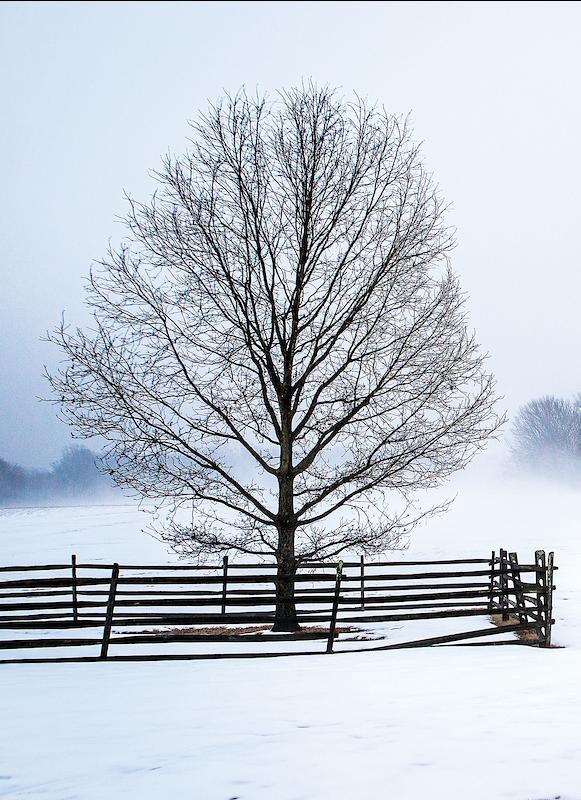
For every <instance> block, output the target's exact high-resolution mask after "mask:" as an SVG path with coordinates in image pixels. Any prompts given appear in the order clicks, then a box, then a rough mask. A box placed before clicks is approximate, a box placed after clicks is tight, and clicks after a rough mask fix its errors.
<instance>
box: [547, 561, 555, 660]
mask: <svg viewBox="0 0 581 800" xmlns="http://www.w3.org/2000/svg"><path fill="white" fill-rule="evenodd" d="M554 561H555V554H554V553H553V552H551V553H549V555H548V558H547V585H546V588H545V592H546V594H545V598H546V599H545V611H546V614H547V619H546V625H545V630H546V632H545V647H550V646H551V628H552V627H553V619H552V617H553V590H554V586H553V569H554Z"/></svg>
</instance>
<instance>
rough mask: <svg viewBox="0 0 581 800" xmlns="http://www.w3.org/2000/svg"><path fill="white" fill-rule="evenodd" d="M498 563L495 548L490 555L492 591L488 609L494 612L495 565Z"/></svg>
mask: <svg viewBox="0 0 581 800" xmlns="http://www.w3.org/2000/svg"><path fill="white" fill-rule="evenodd" d="M495 563H496V553H495V551H494V550H493V551H492V554H491V557H490V592H489V597H488V611H489V612H490V613H491V614H493V613H494V589H495V586H494V565H495Z"/></svg>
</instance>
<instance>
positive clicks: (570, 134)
mask: <svg viewBox="0 0 581 800" xmlns="http://www.w3.org/2000/svg"><path fill="white" fill-rule="evenodd" d="M580 38H581V5H580V4H579V3H556V2H553V3H531V2H519V3H507V2H502V3H492V2H487V3H475V2H469V3H461V2H460V3H437V2H429V3H420V2H412V3H391V2H385V3H383V2H372V3H363V2H357V3H349V2H322V3H316V2H306V3H285V2H258V3H221V2H207V3H204V2H202V3H169V2H165V3H157V2H150V3H139V2H131V3H118V2H117V3H114V4H108V3H72V2H67V3H50V2H43V3H38V4H37V3H2V5H1V6H0V86H1V108H2V117H3V120H2V125H1V126H0V141H1V148H0V158H1V161H2V163H1V170H2V171H1V175H2V182H1V194H0V205H1V207H0V226H1V236H0V257H1V261H0V275H1V287H0V457H3V458H6V459H9V460H12V461H17V462H19V463H21V464H23V465H27V466H31V465H39V466H42V465H47V464H49V463H50V462H51V461H52V460H54V459H55V458H56V457H57V456H58V454H59V452H60V450H61V448H62V447H63V446H64V445H66V444H67V443H69V441H70V440H69V435H68V431H67V429H66V427H65V426H64V425H63V424H62V423H60V422H58V421H57V420H56V417H55V410H54V408H53V407H52V406H50V405H48V404H45V403H40V402H39V401H38V400H37V399H36V398H37V397H38V396H39V395H48V393H49V390H48V387H47V386H46V385H44V380H43V378H42V369H43V364H45V363H46V364H54V363H55V361H56V360H57V358H58V354H56V353H55V352H54V349H53V348H52V346H51V345H48V344H45V343H43V342H41V341H40V338H41V336H42V335H43V333H44V332H45V331H46V330H47V329H48V328H50V327H52V326H53V325H54V324H55V323H57V322H58V320H59V318H60V315H61V312H62V311H63V310H65V311H66V315H67V317H68V318H69V319H70V320H71V321H80V322H82V321H83V320H84V319H86V312H85V311H84V310H83V278H84V276H85V275H86V274H87V272H88V269H89V266H90V264H91V261H92V260H93V259H98V258H99V257H100V256H101V255H102V254H103V253H104V250H105V248H106V245H107V241H108V238H109V237H112V238H113V239H116V238H118V237H119V235H120V233H121V227H120V225H119V223H118V222H116V221H115V218H116V216H118V215H120V214H123V213H124V209H125V205H124V201H123V190H127V191H128V192H130V193H131V194H133V195H135V196H137V197H139V198H144V197H146V196H147V195H148V194H149V193H150V191H151V190H152V188H153V182H152V180H151V178H150V177H149V176H148V170H149V169H151V168H155V167H157V166H158V164H159V160H160V156H161V155H162V154H163V153H164V152H166V151H167V150H168V149H172V150H174V151H179V150H182V149H183V147H184V142H185V137H186V136H187V134H188V128H187V120H188V119H190V118H192V117H193V116H194V115H195V114H196V111H197V110H198V109H200V108H202V109H203V108H204V107H205V106H206V104H207V101H208V100H214V99H216V98H217V97H218V96H219V95H220V94H221V93H222V92H223V91H224V90H229V91H235V90H236V89H238V88H239V87H240V86H241V85H242V84H245V85H246V86H247V87H249V88H251V89H254V88H255V87H258V88H259V89H260V90H264V91H268V92H275V91H276V90H277V89H279V88H282V87H289V86H292V85H294V84H296V83H298V82H300V80H301V79H302V78H309V77H311V78H313V79H314V80H315V81H317V82H319V83H329V84H332V85H333V86H339V87H341V88H342V89H343V90H344V92H345V93H349V92H351V91H356V92H357V93H359V94H361V95H364V96H366V97H367V98H368V99H369V100H373V101H378V102H380V103H382V104H384V105H385V106H386V107H387V109H388V110H389V111H392V112H402V113H405V112H408V111H411V113H412V119H413V124H414V128H415V133H416V136H417V137H418V138H419V139H422V140H423V141H424V142H425V144H424V154H425V161H426V163H427V165H428V167H429V168H430V169H431V170H433V172H434V173H435V176H436V178H437V181H438V182H439V184H440V187H441V189H442V192H443V194H444V195H445V197H446V198H447V200H448V201H449V202H451V203H452V204H453V209H452V214H451V221H452V222H453V223H454V224H455V225H456V226H457V228H458V242H459V244H458V247H457V249H456V251H455V254H454V259H453V263H454V267H455V269H456V271H457V273H458V274H459V275H460V277H461V281H462V285H463V287H464V289H465V290H466V291H467V292H468V294H469V296H470V302H469V308H470V311H471V319H472V324H473V326H474V327H475V328H476V331H477V334H478V338H479V340H480V341H481V343H482V345H483V347H484V348H485V349H486V350H487V351H489V352H490V354H491V366H492V369H493V370H494V371H495V373H496V375H497V378H498V382H499V387H500V392H501V393H502V394H503V395H504V398H505V400H504V404H505V406H506V407H507V408H508V409H509V410H511V411H512V410H515V409H517V408H518V406H519V405H520V404H521V403H523V402H525V401H526V400H528V399H530V398H532V397H535V396H539V395H542V394H545V393H555V394H558V395H563V396H570V395H572V394H573V393H575V392H577V391H581V374H580V351H581V312H580V305H581V302H580V289H581V269H580V252H581V233H580V231H581V220H580V201H579V185H580V179H581V169H580V167H581V156H580V146H581V145H580V143H581V108H580V95H579V82H580V79H581V42H580Z"/></svg>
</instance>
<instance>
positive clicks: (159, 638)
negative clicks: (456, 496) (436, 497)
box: [0, 549, 557, 663]
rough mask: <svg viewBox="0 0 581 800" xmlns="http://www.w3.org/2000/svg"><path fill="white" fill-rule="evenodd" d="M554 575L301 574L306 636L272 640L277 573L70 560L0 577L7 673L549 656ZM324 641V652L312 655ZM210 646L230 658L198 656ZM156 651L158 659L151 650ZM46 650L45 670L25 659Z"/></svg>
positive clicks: (309, 567)
mask: <svg viewBox="0 0 581 800" xmlns="http://www.w3.org/2000/svg"><path fill="white" fill-rule="evenodd" d="M419 568H424V571H421V570H420V569H419ZM556 569H557V567H555V565H554V558H553V553H549V554H548V556H546V555H545V552H544V551H543V550H538V551H536V553H535V558H534V560H533V561H531V563H522V564H521V563H519V559H518V556H517V554H516V553H514V552H510V553H508V552H507V551H506V550H504V549H501V550H500V551H499V554H498V555H496V553H495V552H494V551H493V552H492V553H491V556H490V557H489V558H470V559H449V560H435V561H408V562H405V561H376V562H366V561H365V559H364V558H363V557H360V558H359V559H358V560H352V561H341V562H339V564H338V565H337V564H330V563H325V562H306V563H303V564H302V565H301V566H300V568H299V569H298V571H297V573H296V574H295V575H294V576H292V577H293V579H294V582H295V602H296V608H297V616H298V622H299V623H300V625H301V626H302V630H300V631H299V632H296V633H272V632H270V631H266V630H263V628H264V627H266V626H270V625H272V624H273V622H274V618H275V600H276V591H275V577H276V565H275V564H259V563H233V562H230V561H229V560H228V558H227V557H225V558H224V559H223V561H222V564H217V565H211V566H199V565H190V564H178V565H167V564H164V565H119V564H101V563H96V564H92V563H84V562H79V561H78V560H77V557H76V556H75V555H73V556H72V557H71V559H70V561H69V562H68V563H62V564H44V565H18V566H0V650H2V651H3V652H2V656H3V655H4V652H5V651H12V653H8V655H10V656H11V657H9V658H0V663H7V662H22V661H51V660H52V661H84V660H89V661H94V660H100V659H101V660H104V659H122V660H126V659H131V658H134V659H158V658H169V659H173V658H211V657H216V658H225V657H230V656H232V657H259V656H279V655H305V654H314V653H317V652H319V653H323V652H326V653H333V652H361V651H362V650H390V649H400V648H404V647H431V646H435V645H445V646H447V645H450V644H458V643H461V644H472V645H483V644H535V645H538V646H542V647H548V646H550V644H551V631H552V625H553V623H554V620H553V619H552V608H553V590H554V585H553V575H554V571H555V570H556ZM472 617H474V618H475V620H476V618H486V617H488V618H489V624H488V627H486V628H484V627H482V626H480V627H477V628H475V629H466V626H467V625H468V624H470V620H471V618H472ZM490 618H492V621H494V622H495V623H498V624H491V620H490ZM426 621H431V624H432V623H433V628H434V630H431V629H430V630H427V631H425V634H427V635H421V636H420V637H419V638H411V639H406V640H403V641H396V640H395V638H396V634H397V635H399V636H401V631H400V630H399V629H400V627H401V626H395V625H394V623H401V622H407V623H411V624H410V626H409V631H410V633H409V635H411V636H412V637H413V624H414V623H418V624H420V625H421V624H422V623H425V622H426ZM454 621H457V622H458V625H459V626H460V628H461V629H460V630H453V631H451V630H449V629H448V628H445V629H444V630H443V631H442V632H440V633H439V634H438V635H434V634H436V633H437V626H438V625H446V626H449V625H450V624H451V623H454ZM354 626H357V627H354ZM91 631H92V633H91ZM14 632H20V633H18V634H16V635H17V636H18V638H13V637H14V636H15V633H14ZM59 632H60V635H59ZM405 632H406V635H407V632H408V627H406V629H405ZM422 634H424V631H423V629H422ZM515 634H516V638H515ZM474 639H475V640H478V641H469V640H474ZM318 641H320V642H321V643H322V645H323V648H322V649H321V650H313V649H311V648H312V643H313V642H318ZM380 642H382V643H380ZM301 643H309V645H308V646H309V649H308V650H305V648H304V646H302V644H301ZM201 644H206V645H208V644H210V645H225V646H226V649H225V650H224V651H219V649H216V648H214V651H213V652H200V650H199V645H201ZM233 644H235V645H237V646H238V648H232V645H233ZM150 645H155V650H156V651H157V652H150V651H149V650H147V647H146V646H150ZM188 645H191V646H194V645H195V646H194V649H193V650H192V649H191V647H190V648H188V647H187V646H188ZM172 646H174V647H175V648H177V649H174V650H172V649H171V648H172ZM249 646H250V647H251V649H250V650H248V647H249ZM144 647H146V651H144ZM281 647H282V649H280V648H281ZM289 647H290V648H292V649H289ZM79 648H80V649H81V650H82V655H80V656H79V655H76V653H77V652H80V651H81V650H79ZM127 648H129V649H127ZM160 648H161V649H163V650H162V652H159V650H160ZM184 648H186V649H184ZM252 648H253V649H252ZM285 648H286V649H285ZM47 650H52V651H53V652H52V653H51V654H50V657H49V656H44V655H42V656H34V653H32V655H33V657H29V656H28V654H29V653H30V652H31V651H40V652H42V653H44V652H46V651H47ZM14 651H16V652H14ZM18 651H25V653H24V654H23V653H21V652H18ZM54 651H57V652H54ZM123 651H125V652H123Z"/></svg>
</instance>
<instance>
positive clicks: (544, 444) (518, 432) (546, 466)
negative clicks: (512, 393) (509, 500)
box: [512, 396, 581, 473]
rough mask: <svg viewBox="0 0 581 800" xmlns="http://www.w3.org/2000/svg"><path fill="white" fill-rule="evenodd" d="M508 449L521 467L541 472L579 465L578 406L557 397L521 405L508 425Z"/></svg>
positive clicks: (580, 414)
mask: <svg viewBox="0 0 581 800" xmlns="http://www.w3.org/2000/svg"><path fill="white" fill-rule="evenodd" d="M512 452H513V456H514V458H515V460H516V461H517V463H518V464H519V465H521V466H526V467H532V468H533V469H537V470H538V471H541V472H543V471H544V472H547V471H552V472H555V471H557V472H558V473H562V472H563V471H564V472H565V473H567V472H570V471H571V468H575V467H576V468H577V469H578V468H579V467H581V406H580V404H579V398H578V397H577V398H576V399H575V400H574V401H573V402H570V401H568V400H562V399H561V398H559V397H551V396H547V397H541V398H540V399H538V400H531V402H529V403H527V404H526V405H524V406H523V407H522V408H521V409H520V411H519V412H518V414H517V415H516V417H515V418H514V421H513V424H512Z"/></svg>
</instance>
